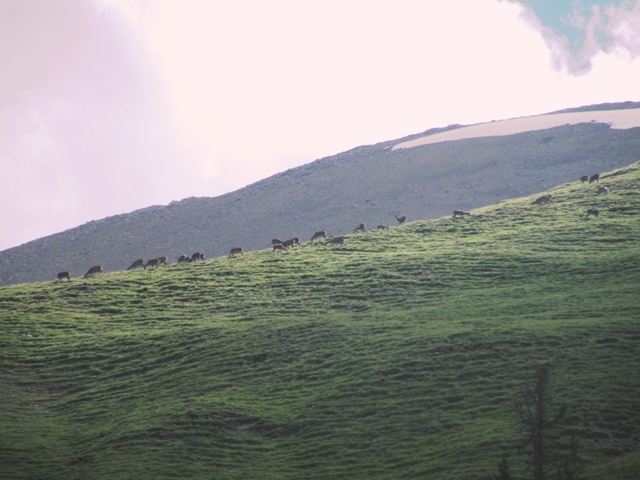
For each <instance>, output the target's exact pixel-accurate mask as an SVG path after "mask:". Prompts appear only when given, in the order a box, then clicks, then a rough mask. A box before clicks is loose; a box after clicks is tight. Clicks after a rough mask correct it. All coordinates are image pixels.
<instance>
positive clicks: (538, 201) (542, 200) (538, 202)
mask: <svg viewBox="0 0 640 480" xmlns="http://www.w3.org/2000/svg"><path fill="white" fill-rule="evenodd" d="M543 203H553V197H552V196H551V195H543V196H541V197H538V198H536V200H535V202H533V204H534V205H542V204H543Z"/></svg>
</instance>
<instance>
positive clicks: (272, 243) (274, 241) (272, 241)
mask: <svg viewBox="0 0 640 480" xmlns="http://www.w3.org/2000/svg"><path fill="white" fill-rule="evenodd" d="M278 243H282V240H280V239H279V238H274V239H272V240H271V245H276V244H278Z"/></svg>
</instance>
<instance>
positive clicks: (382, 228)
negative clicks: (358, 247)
mask: <svg viewBox="0 0 640 480" xmlns="http://www.w3.org/2000/svg"><path fill="white" fill-rule="evenodd" d="M376 228H377V229H378V230H389V227H387V226H386V225H378V226H377V227H376Z"/></svg>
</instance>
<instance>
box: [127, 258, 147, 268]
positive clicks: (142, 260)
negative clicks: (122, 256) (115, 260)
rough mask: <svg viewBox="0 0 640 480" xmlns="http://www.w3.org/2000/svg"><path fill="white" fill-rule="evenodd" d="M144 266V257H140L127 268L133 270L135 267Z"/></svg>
mask: <svg viewBox="0 0 640 480" xmlns="http://www.w3.org/2000/svg"><path fill="white" fill-rule="evenodd" d="M143 266H144V258H139V259H138V260H136V261H135V262H133V263H132V264H131V266H130V267H129V268H127V270H133V269H134V268H139V267H143Z"/></svg>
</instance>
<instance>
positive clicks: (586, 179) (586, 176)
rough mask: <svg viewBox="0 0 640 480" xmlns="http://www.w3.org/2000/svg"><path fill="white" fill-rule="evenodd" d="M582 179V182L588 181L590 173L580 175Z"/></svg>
mask: <svg viewBox="0 0 640 480" xmlns="http://www.w3.org/2000/svg"><path fill="white" fill-rule="evenodd" d="M580 181H581V182H582V183H587V182H588V181H589V175H583V176H581V177H580Z"/></svg>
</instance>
